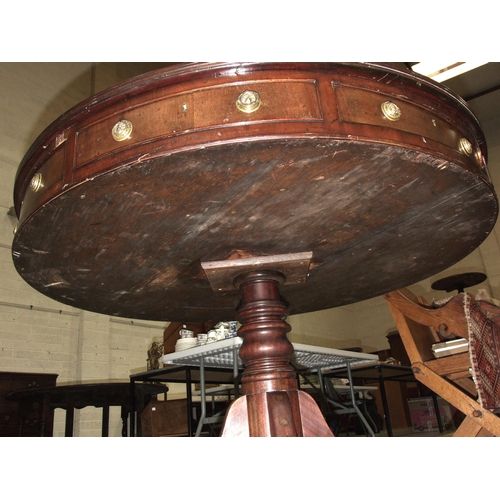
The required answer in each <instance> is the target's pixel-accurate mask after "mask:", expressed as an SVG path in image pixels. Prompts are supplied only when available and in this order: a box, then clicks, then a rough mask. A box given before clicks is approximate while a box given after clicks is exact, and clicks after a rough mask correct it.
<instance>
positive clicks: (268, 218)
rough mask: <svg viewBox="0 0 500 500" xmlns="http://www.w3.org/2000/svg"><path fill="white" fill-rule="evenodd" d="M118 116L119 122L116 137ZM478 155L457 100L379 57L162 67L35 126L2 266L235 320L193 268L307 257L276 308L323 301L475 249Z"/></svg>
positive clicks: (333, 301)
mask: <svg viewBox="0 0 500 500" xmlns="http://www.w3.org/2000/svg"><path fill="white" fill-rule="evenodd" d="M245 90H253V91H256V92H258V93H259V95H260V98H261V105H260V107H259V109H258V110H257V111H255V112H253V113H250V114H247V113H244V112H241V111H240V110H239V109H238V108H237V106H236V101H237V99H238V96H239V95H240V93H242V92H243V91H245ZM385 101H391V102H393V103H394V104H397V105H398V106H399V108H400V110H401V118H400V119H399V120H398V121H391V120H389V119H387V118H386V117H385V116H384V114H383V113H382V111H381V104H382V103H383V102H385ZM122 119H126V120H129V121H130V122H132V124H133V131H132V135H131V137H130V138H129V139H128V140H125V141H122V142H117V141H115V140H114V139H113V137H112V135H111V130H112V127H113V126H114V124H115V123H117V122H118V121H119V120H122ZM461 138H466V139H467V140H468V141H469V142H470V144H471V153H470V155H468V154H465V153H462V152H461V151H460V150H459V142H460V139H461ZM486 161H487V152H486V144H485V139H484V136H483V133H482V131H481V128H480V126H479V124H478V123H477V120H476V118H475V117H474V115H473V114H472V113H471V112H470V111H469V109H468V108H467V107H466V105H465V103H464V102H463V101H462V100H461V99H460V98H458V97H457V96H455V95H454V94H452V93H451V92H450V91H449V90H447V89H446V88H445V87H443V86H441V85H439V84H436V83H435V82H432V81H431V80H428V79H426V78H424V77H421V76H419V75H416V74H413V73H409V72H406V71H402V70H400V69H396V68H394V67H391V66H388V65H381V64H372V63H350V64H345V63H242V64H240V63H220V64H209V63H203V64H188V65H180V66H176V67H169V68H166V69H165V70H159V71H155V72H152V73H148V74H145V75H142V76H140V77H137V78H134V79H132V80H129V81H127V82H124V83H122V84H120V85H117V86H115V87H113V88H111V89H108V90H106V91H104V92H102V93H100V94H97V95H95V96H93V97H91V98H90V99H88V100H87V101H85V102H83V103H81V104H80V105H78V106H76V107H74V108H72V109H71V110H69V111H68V112H67V113H65V114H64V115H63V116H61V117H60V118H59V119H58V120H56V121H55V122H54V123H53V124H52V125H51V126H49V127H48V128H47V130H45V131H44V132H43V133H42V134H41V135H40V137H39V138H38V139H37V141H36V142H35V143H34V144H33V146H32V147H31V148H30V150H29V151H28V153H27V154H26V156H25V158H24V160H23V162H22V163H21V165H20V167H19V171H18V175H17V178H16V182H15V189H14V197H15V207H16V212H17V214H18V216H19V218H20V224H19V228H18V230H17V233H16V235H15V238H14V242H13V247H12V255H13V260H14V263H15V266H16V269H17V270H18V272H19V273H20V275H21V276H22V277H23V278H24V279H25V280H26V281H27V282H28V283H29V284H30V285H31V286H33V287H34V288H35V289H36V290H38V291H40V292H41V293H43V294H45V295H48V296H49V297H52V298H53V299H55V300H58V301H60V302H63V303H66V304H69V305H72V306H76V307H79V308H83V309H86V310H92V311H97V312H99V313H103V314H110V315H115V316H124V317H131V318H143V319H151V320H162V321H178V322H187V321H189V322H207V321H219V320H230V319H234V316H235V310H236V308H237V306H238V304H239V302H240V292H239V291H238V290H237V289H236V288H235V289H234V290H225V291H222V292H218V291H214V290H213V289H212V287H211V286H210V282H209V279H208V278H207V275H206V274H205V272H204V270H203V268H202V266H201V263H202V262H213V261H224V260H227V259H229V258H231V256H234V255H237V254H241V255H251V256H254V257H259V256H265V257H271V258H272V257H273V256H276V255H284V254H293V253H303V252H312V258H311V262H310V267H309V272H308V275H307V279H306V281H305V283H293V282H292V283H288V284H287V283H285V284H284V285H283V294H284V295H285V296H286V300H287V307H288V309H289V311H290V314H297V313H305V312H310V311H315V310H320V309H325V308H331V307H336V306H340V305H343V304H348V303H352V302H356V301H359V300H363V299H367V298H370V297H374V296H378V295H381V294H383V293H386V292H389V291H390V290H393V289H396V288H401V287H403V286H407V285H409V284H411V283H414V282H416V281H419V280H422V279H424V278H426V277H429V276H432V275H434V274H436V273H437V272H439V271H442V270H443V269H445V268H447V267H449V266H451V265H452V264H454V263H455V262H457V261H459V260H461V259H462V258H464V257H465V256H466V255H467V254H469V253H470V252H471V251H472V250H473V249H475V248H476V247H477V246H478V245H479V244H480V243H481V242H482V241H483V240H484V239H485V238H486V236H487V235H488V234H489V232H490V231H491V229H492V227H493V226H494V224H495V221H496V218H497V213H498V203H497V198H496V196H495V193H494V191H493V188H492V185H491V181H490V178H489V175H488V172H487V168H486ZM38 173H39V174H42V179H43V182H42V184H43V187H42V188H41V189H39V190H38V191H36V192H35V191H33V190H32V189H31V188H30V183H31V181H32V179H33V178H34V176H35V174H38Z"/></svg>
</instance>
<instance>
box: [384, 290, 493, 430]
mask: <svg viewBox="0 0 500 500" xmlns="http://www.w3.org/2000/svg"><path fill="white" fill-rule="evenodd" d="M384 298H385V299H386V301H387V303H388V305H389V309H390V311H391V314H392V316H393V318H394V321H395V323H396V327H397V329H398V331H399V334H400V335H401V339H402V340H403V344H404V346H405V349H406V351H407V353H408V356H409V358H410V361H411V366H412V368H413V372H414V374H415V377H416V378H417V380H419V381H420V382H421V383H422V384H424V385H425V386H427V387H428V388H429V389H431V390H432V391H434V392H435V393H436V394H438V395H439V396H441V397H442V398H443V399H444V400H446V401H448V403H450V404H451V405H452V406H454V407H455V408H457V409H458V410H460V411H461V412H462V413H463V414H464V415H465V418H464V420H463V421H462V423H461V424H460V426H459V428H458V429H457V430H456V432H455V434H454V435H455V436H500V418H499V416H497V415H496V414H494V413H493V412H492V411H490V410H487V409H485V408H483V407H482V406H481V404H480V403H479V402H478V400H477V399H478V398H477V396H478V393H477V388H476V384H475V382H474V380H473V378H472V372H471V362H470V355H469V353H468V352H463V353H459V354H453V355H450V356H446V357H442V358H436V357H435V356H434V353H433V351H432V344H434V343H437V342H440V341H442V340H443V339H442V337H440V335H438V332H440V334H441V336H442V335H443V334H444V335H447V336H452V335H455V336H457V337H462V338H467V339H468V338H469V329H468V323H467V318H466V315H465V310H464V295H463V294H459V295H456V296H454V297H453V298H451V299H450V300H449V301H448V302H447V303H446V304H445V305H444V306H442V307H437V308H434V307H430V306H429V305H426V304H423V303H422V302H423V301H422V300H419V299H418V298H417V297H416V296H415V295H414V294H412V293H411V292H410V291H409V290H407V289H401V290H397V291H394V292H391V293H388V294H386V295H385V296H384Z"/></svg>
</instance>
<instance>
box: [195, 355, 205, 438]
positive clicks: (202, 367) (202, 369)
mask: <svg viewBox="0 0 500 500" xmlns="http://www.w3.org/2000/svg"><path fill="white" fill-rule="evenodd" d="M200 392H201V415H200V420H199V422H198V427H197V428H196V433H195V437H199V436H200V434H201V430H202V428H203V422H204V420H205V417H206V415H207V404H206V401H205V360H204V358H203V356H201V357H200Z"/></svg>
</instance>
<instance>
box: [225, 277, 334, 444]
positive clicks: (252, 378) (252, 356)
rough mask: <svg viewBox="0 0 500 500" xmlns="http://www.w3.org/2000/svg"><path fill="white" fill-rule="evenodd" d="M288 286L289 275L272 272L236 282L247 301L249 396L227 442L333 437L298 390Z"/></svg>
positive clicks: (239, 404)
mask: <svg viewBox="0 0 500 500" xmlns="http://www.w3.org/2000/svg"><path fill="white" fill-rule="evenodd" d="M284 282H285V276H284V275H283V274H281V273H279V272H273V271H269V270H265V271H261V272H259V271H256V272H255V271H254V272H249V273H247V274H243V275H242V276H241V277H239V278H238V279H237V281H236V286H237V287H238V288H239V289H240V290H241V295H242V299H241V306H240V307H239V308H238V312H237V318H238V321H239V322H240V323H241V324H242V326H241V327H240V329H239V331H238V334H239V335H240V336H241V337H243V344H242V345H241V348H240V358H241V359H242V361H243V363H244V364H245V371H244V372H243V376H242V378H241V386H242V390H243V396H241V397H240V398H239V399H237V400H236V401H235V402H234V403H233V405H232V406H231V407H230V408H229V411H228V415H227V416H226V421H225V423H224V429H223V432H222V435H223V436H240V435H245V436H246V435H248V436H253V437H266V436H270V437H299V436H300V437H305V436H329V437H333V434H332V432H331V430H330V428H329V427H328V425H327V423H326V421H325V419H324V417H323V415H322V414H321V412H320V410H319V408H318V406H317V405H316V403H315V402H314V400H313V399H312V398H311V397H310V396H309V395H307V394H305V393H303V392H301V391H299V390H298V382H297V376H296V373H295V371H294V370H293V368H292V367H291V365H290V359H291V357H292V355H293V346H292V344H291V342H290V341H289V340H288V338H287V333H288V332H289V331H290V325H288V323H287V322H286V321H285V318H286V316H287V310H286V306H285V304H284V303H283V301H282V299H281V296H280V293H279V287H280V285H282V284H283V283H284Z"/></svg>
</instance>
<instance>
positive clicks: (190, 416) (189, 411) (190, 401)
mask: <svg viewBox="0 0 500 500" xmlns="http://www.w3.org/2000/svg"><path fill="white" fill-rule="evenodd" d="M191 384H192V379H191V369H190V368H186V400H187V401H186V406H187V426H188V436H189V437H192V435H193V391H192V388H191Z"/></svg>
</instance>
